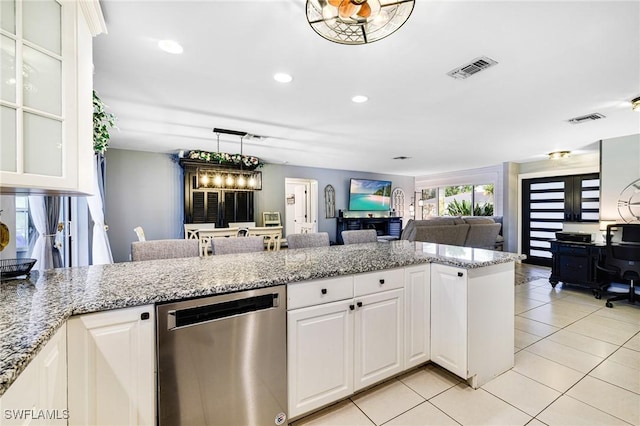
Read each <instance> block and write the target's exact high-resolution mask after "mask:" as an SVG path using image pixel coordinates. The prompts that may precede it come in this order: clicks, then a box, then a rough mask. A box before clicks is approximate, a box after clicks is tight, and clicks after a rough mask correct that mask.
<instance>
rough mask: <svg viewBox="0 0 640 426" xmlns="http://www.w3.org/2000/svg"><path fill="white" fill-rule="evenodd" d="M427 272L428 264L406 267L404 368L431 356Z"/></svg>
mask: <svg viewBox="0 0 640 426" xmlns="http://www.w3.org/2000/svg"><path fill="white" fill-rule="evenodd" d="M430 271H431V267H430V265H429V264H426V265H417V266H409V267H407V268H405V273H404V274H405V275H404V280H405V284H404V297H405V304H404V309H405V316H404V318H405V319H404V328H405V338H404V341H405V345H404V368H405V369H409V368H412V367H415V366H417V365H420V364H422V363H425V362H427V361H429V359H430V356H431V348H430V342H431V301H430V297H431V290H430V288H431V285H430V282H431V276H430Z"/></svg>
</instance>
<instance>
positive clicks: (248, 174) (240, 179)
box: [197, 128, 262, 191]
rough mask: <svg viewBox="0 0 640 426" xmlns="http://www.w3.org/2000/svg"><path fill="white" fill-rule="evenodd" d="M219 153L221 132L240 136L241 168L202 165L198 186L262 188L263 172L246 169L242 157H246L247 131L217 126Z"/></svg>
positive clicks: (237, 188)
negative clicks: (232, 168)
mask: <svg viewBox="0 0 640 426" xmlns="http://www.w3.org/2000/svg"><path fill="white" fill-rule="evenodd" d="M213 131H214V132H215V134H216V140H217V151H216V152H217V153H220V134H221V133H224V134H228V135H236V136H240V158H241V160H240V166H239V167H240V169H239V170H228V169H226V168H224V169H217V168H213V167H207V168H204V167H201V168H199V169H198V170H197V176H198V177H197V186H198V188H215V189H233V190H248V191H259V190H261V189H262V172H259V171H255V170H244V167H243V163H242V159H243V158H244V141H243V139H244V137H245V136H246V135H247V132H240V131H237V130H227V129H218V128H215V129H213Z"/></svg>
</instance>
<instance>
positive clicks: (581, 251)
mask: <svg viewBox="0 0 640 426" xmlns="http://www.w3.org/2000/svg"><path fill="white" fill-rule="evenodd" d="M551 254H552V265H551V276H550V277H549V282H550V283H551V286H552V287H555V286H556V285H557V284H558V283H559V282H563V283H565V284H572V285H579V286H583V287H588V288H590V289H591V290H592V291H593V292H594V294H595V295H596V296H599V294H600V291H602V290H603V287H606V280H604V279H603V277H602V276H601V274H600V272H599V270H598V268H597V267H596V265H597V264H598V262H599V261H601V260H602V258H603V256H604V246H602V245H598V244H594V243H577V242H569V241H558V240H552V241H551ZM603 281H604V282H603Z"/></svg>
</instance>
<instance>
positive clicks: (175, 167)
mask: <svg viewBox="0 0 640 426" xmlns="http://www.w3.org/2000/svg"><path fill="white" fill-rule="evenodd" d="M261 170H262V188H263V189H262V191H256V193H255V194H256V195H255V205H254V206H255V216H254V219H255V221H256V224H257V225H262V212H263V211H279V212H280V215H281V217H282V220H283V221H284V211H285V202H286V200H285V184H284V182H285V178H299V179H315V180H317V181H318V231H320V232H328V233H329V236H330V239H331V240H332V241H335V240H336V219H335V218H326V217H325V211H324V188H325V186H326V185H328V184H331V185H333V187H334V188H335V191H336V210H335V211H336V215H337V214H338V210H346V209H347V207H348V204H349V180H350V178H352V177H353V178H364V179H382V180H390V181H391V182H392V187H393V188H396V187H400V188H402V189H403V190H404V192H405V213H406V214H408V213H409V203H410V199H411V193H412V192H413V188H414V178H413V177H410V176H396V175H386V174H378V173H365V172H353V171H345V170H331V169H320V168H314V167H298V166H288V165H279V164H266V165H265V166H264V167H263V168H262V169H261ZM106 175H107V179H106V201H105V205H106V215H105V219H106V223H107V225H109V232H108V234H109V241H110V243H111V250H112V252H113V259H114V261H115V262H125V261H128V260H129V254H130V252H131V242H132V241H137V237H136V235H135V233H134V232H133V228H135V227H136V226H142V228H143V229H144V232H145V236H146V238H147V239H150V240H156V239H166V238H181V235H182V224H183V217H184V194H183V191H184V189H183V174H182V168H181V167H180V165H179V164H178V163H176V162H174V160H173V159H172V157H171V156H170V155H168V154H158V153H150V152H141V151H129V150H121V149H114V148H110V149H109V150H108V151H107V173H106ZM407 220H408V217H407V218H406V219H405V220H404V221H403V223H406V221H407Z"/></svg>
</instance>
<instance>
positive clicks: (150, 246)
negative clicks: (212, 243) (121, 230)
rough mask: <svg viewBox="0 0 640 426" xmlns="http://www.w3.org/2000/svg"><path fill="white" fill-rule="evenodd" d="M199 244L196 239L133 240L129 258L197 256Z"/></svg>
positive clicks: (136, 259) (149, 258) (137, 259)
mask: <svg viewBox="0 0 640 426" xmlns="http://www.w3.org/2000/svg"><path fill="white" fill-rule="evenodd" d="M199 255H200V246H199V244H198V240H184V239H168V240H150V241H134V242H132V243H131V260H133V261H136V262H137V261H141V260H154V259H176V258H181V257H198V256H199Z"/></svg>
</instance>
